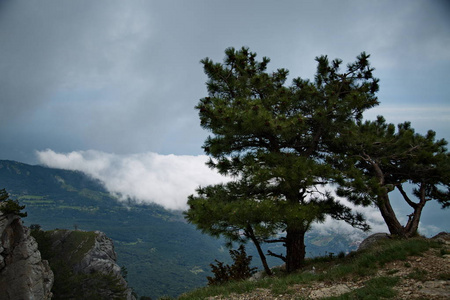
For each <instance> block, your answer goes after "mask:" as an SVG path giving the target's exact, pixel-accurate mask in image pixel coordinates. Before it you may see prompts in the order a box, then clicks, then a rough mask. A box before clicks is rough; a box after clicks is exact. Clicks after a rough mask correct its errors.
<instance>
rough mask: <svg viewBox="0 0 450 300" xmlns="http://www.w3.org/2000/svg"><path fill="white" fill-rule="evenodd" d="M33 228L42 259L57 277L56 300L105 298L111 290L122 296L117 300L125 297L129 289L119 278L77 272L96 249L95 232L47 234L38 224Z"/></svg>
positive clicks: (55, 285)
mask: <svg viewBox="0 0 450 300" xmlns="http://www.w3.org/2000/svg"><path fill="white" fill-rule="evenodd" d="M30 228H31V235H32V236H33V237H34V238H35V239H36V241H37V243H38V245H39V251H40V252H41V256H42V258H43V259H45V260H48V262H49V264H50V267H51V269H52V271H53V273H54V276H55V282H54V285H53V288H52V292H53V298H52V299H56V300H57V299H80V300H81V299H105V291H107V290H108V291H112V292H113V293H115V295H118V298H116V299H123V298H124V297H125V296H124V295H125V292H126V289H125V288H124V287H123V286H122V285H121V284H120V280H119V279H118V278H117V277H115V276H113V275H111V274H102V273H99V272H94V273H91V274H80V273H75V272H74V270H73V266H74V265H76V264H77V263H79V262H80V261H81V260H82V258H83V257H84V256H85V254H86V253H87V252H88V251H89V250H90V249H92V247H93V246H94V243H95V237H96V234H95V232H83V231H68V230H51V231H43V230H41V229H40V226H39V225H36V224H34V225H33V226H30ZM55 241H58V243H55ZM120 295H122V296H120ZM113 299H114V298H113Z"/></svg>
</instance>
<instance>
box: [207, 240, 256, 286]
mask: <svg viewBox="0 0 450 300" xmlns="http://www.w3.org/2000/svg"><path fill="white" fill-rule="evenodd" d="M230 256H231V258H232V259H233V264H232V265H231V266H230V265H225V264H224V263H223V262H220V261H218V260H216V263H217V265H214V264H210V266H211V268H212V272H213V274H214V277H211V276H207V277H206V278H207V279H208V284H209V285H218V284H223V283H225V282H229V281H233V280H244V279H248V278H250V277H251V276H252V275H253V274H254V273H255V272H256V268H251V267H250V262H251V261H252V257H251V256H247V253H246V252H245V246H244V245H241V246H240V247H239V249H238V250H230Z"/></svg>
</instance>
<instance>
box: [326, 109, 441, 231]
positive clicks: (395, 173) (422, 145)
mask: <svg viewBox="0 0 450 300" xmlns="http://www.w3.org/2000/svg"><path fill="white" fill-rule="evenodd" d="M435 137H436V133H435V132H434V131H432V130H429V131H428V133H427V134H426V135H421V134H419V133H415V132H414V129H413V128H412V127H411V124H410V123H409V122H404V123H402V124H399V125H398V126H397V130H396V128H395V125H394V124H388V123H386V121H385V119H384V118H383V117H381V116H379V117H378V119H377V120H376V121H366V122H365V123H362V122H359V123H358V124H355V126H354V129H352V130H351V131H350V133H348V134H346V136H344V137H343V138H342V141H343V143H345V147H344V149H345V150H344V151H343V152H342V153H339V155H337V156H336V157H335V158H336V160H335V161H334V165H335V167H336V168H339V169H340V170H345V172H344V173H343V177H342V178H340V179H339V180H338V181H339V183H340V187H339V189H338V195H339V196H342V197H345V198H347V199H349V200H350V201H352V202H354V203H355V204H359V205H375V206H376V207H378V209H379V210H380V212H381V215H382V217H383V218H384V221H385V222H386V225H387V227H388V228H389V231H390V233H391V234H393V235H398V236H401V237H406V238H408V237H412V236H415V235H417V229H418V226H419V222H420V217H421V214H422V210H423V208H424V206H425V204H426V203H427V202H429V201H431V200H434V201H437V202H438V203H440V204H441V206H442V208H448V207H450V175H449V174H450V153H449V152H448V151H447V148H446V145H447V141H445V140H444V139H441V140H435ZM410 187H412V188H411V189H412V191H411V192H408V190H409V188H410ZM394 190H397V191H398V192H399V193H400V195H401V197H402V198H403V200H404V202H406V204H407V205H408V206H409V208H410V209H411V214H409V215H408V220H407V222H406V224H404V225H402V224H401V223H400V221H399V220H398V219H397V217H396V214H395V212H394V210H393V208H392V205H391V198H390V196H389V195H390V193H391V192H392V191H394ZM399 201H401V200H399Z"/></svg>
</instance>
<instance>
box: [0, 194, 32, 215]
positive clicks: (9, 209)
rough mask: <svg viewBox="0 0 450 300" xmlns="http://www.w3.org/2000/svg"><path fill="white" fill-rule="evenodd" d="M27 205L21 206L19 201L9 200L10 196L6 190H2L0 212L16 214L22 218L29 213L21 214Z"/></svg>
mask: <svg viewBox="0 0 450 300" xmlns="http://www.w3.org/2000/svg"><path fill="white" fill-rule="evenodd" d="M24 208H25V205H20V204H19V201H18V200H12V199H9V195H8V193H7V192H6V190H5V189H1V190H0V211H1V212H2V213H3V214H5V215H8V214H15V215H18V216H19V217H21V218H24V217H26V216H27V213H26V212H25V213H23V212H20V211H21V210H22V209H24Z"/></svg>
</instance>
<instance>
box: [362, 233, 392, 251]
mask: <svg viewBox="0 0 450 300" xmlns="http://www.w3.org/2000/svg"><path fill="white" fill-rule="evenodd" d="M389 238H390V235H389V234H387V233H374V234H372V235H369V236H368V237H367V238H365V239H364V240H363V241H362V242H361V244H360V245H359V247H358V251H361V250H364V249H367V248H370V247H371V246H372V245H373V244H375V243H376V242H378V241H379V240H384V239H389Z"/></svg>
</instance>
